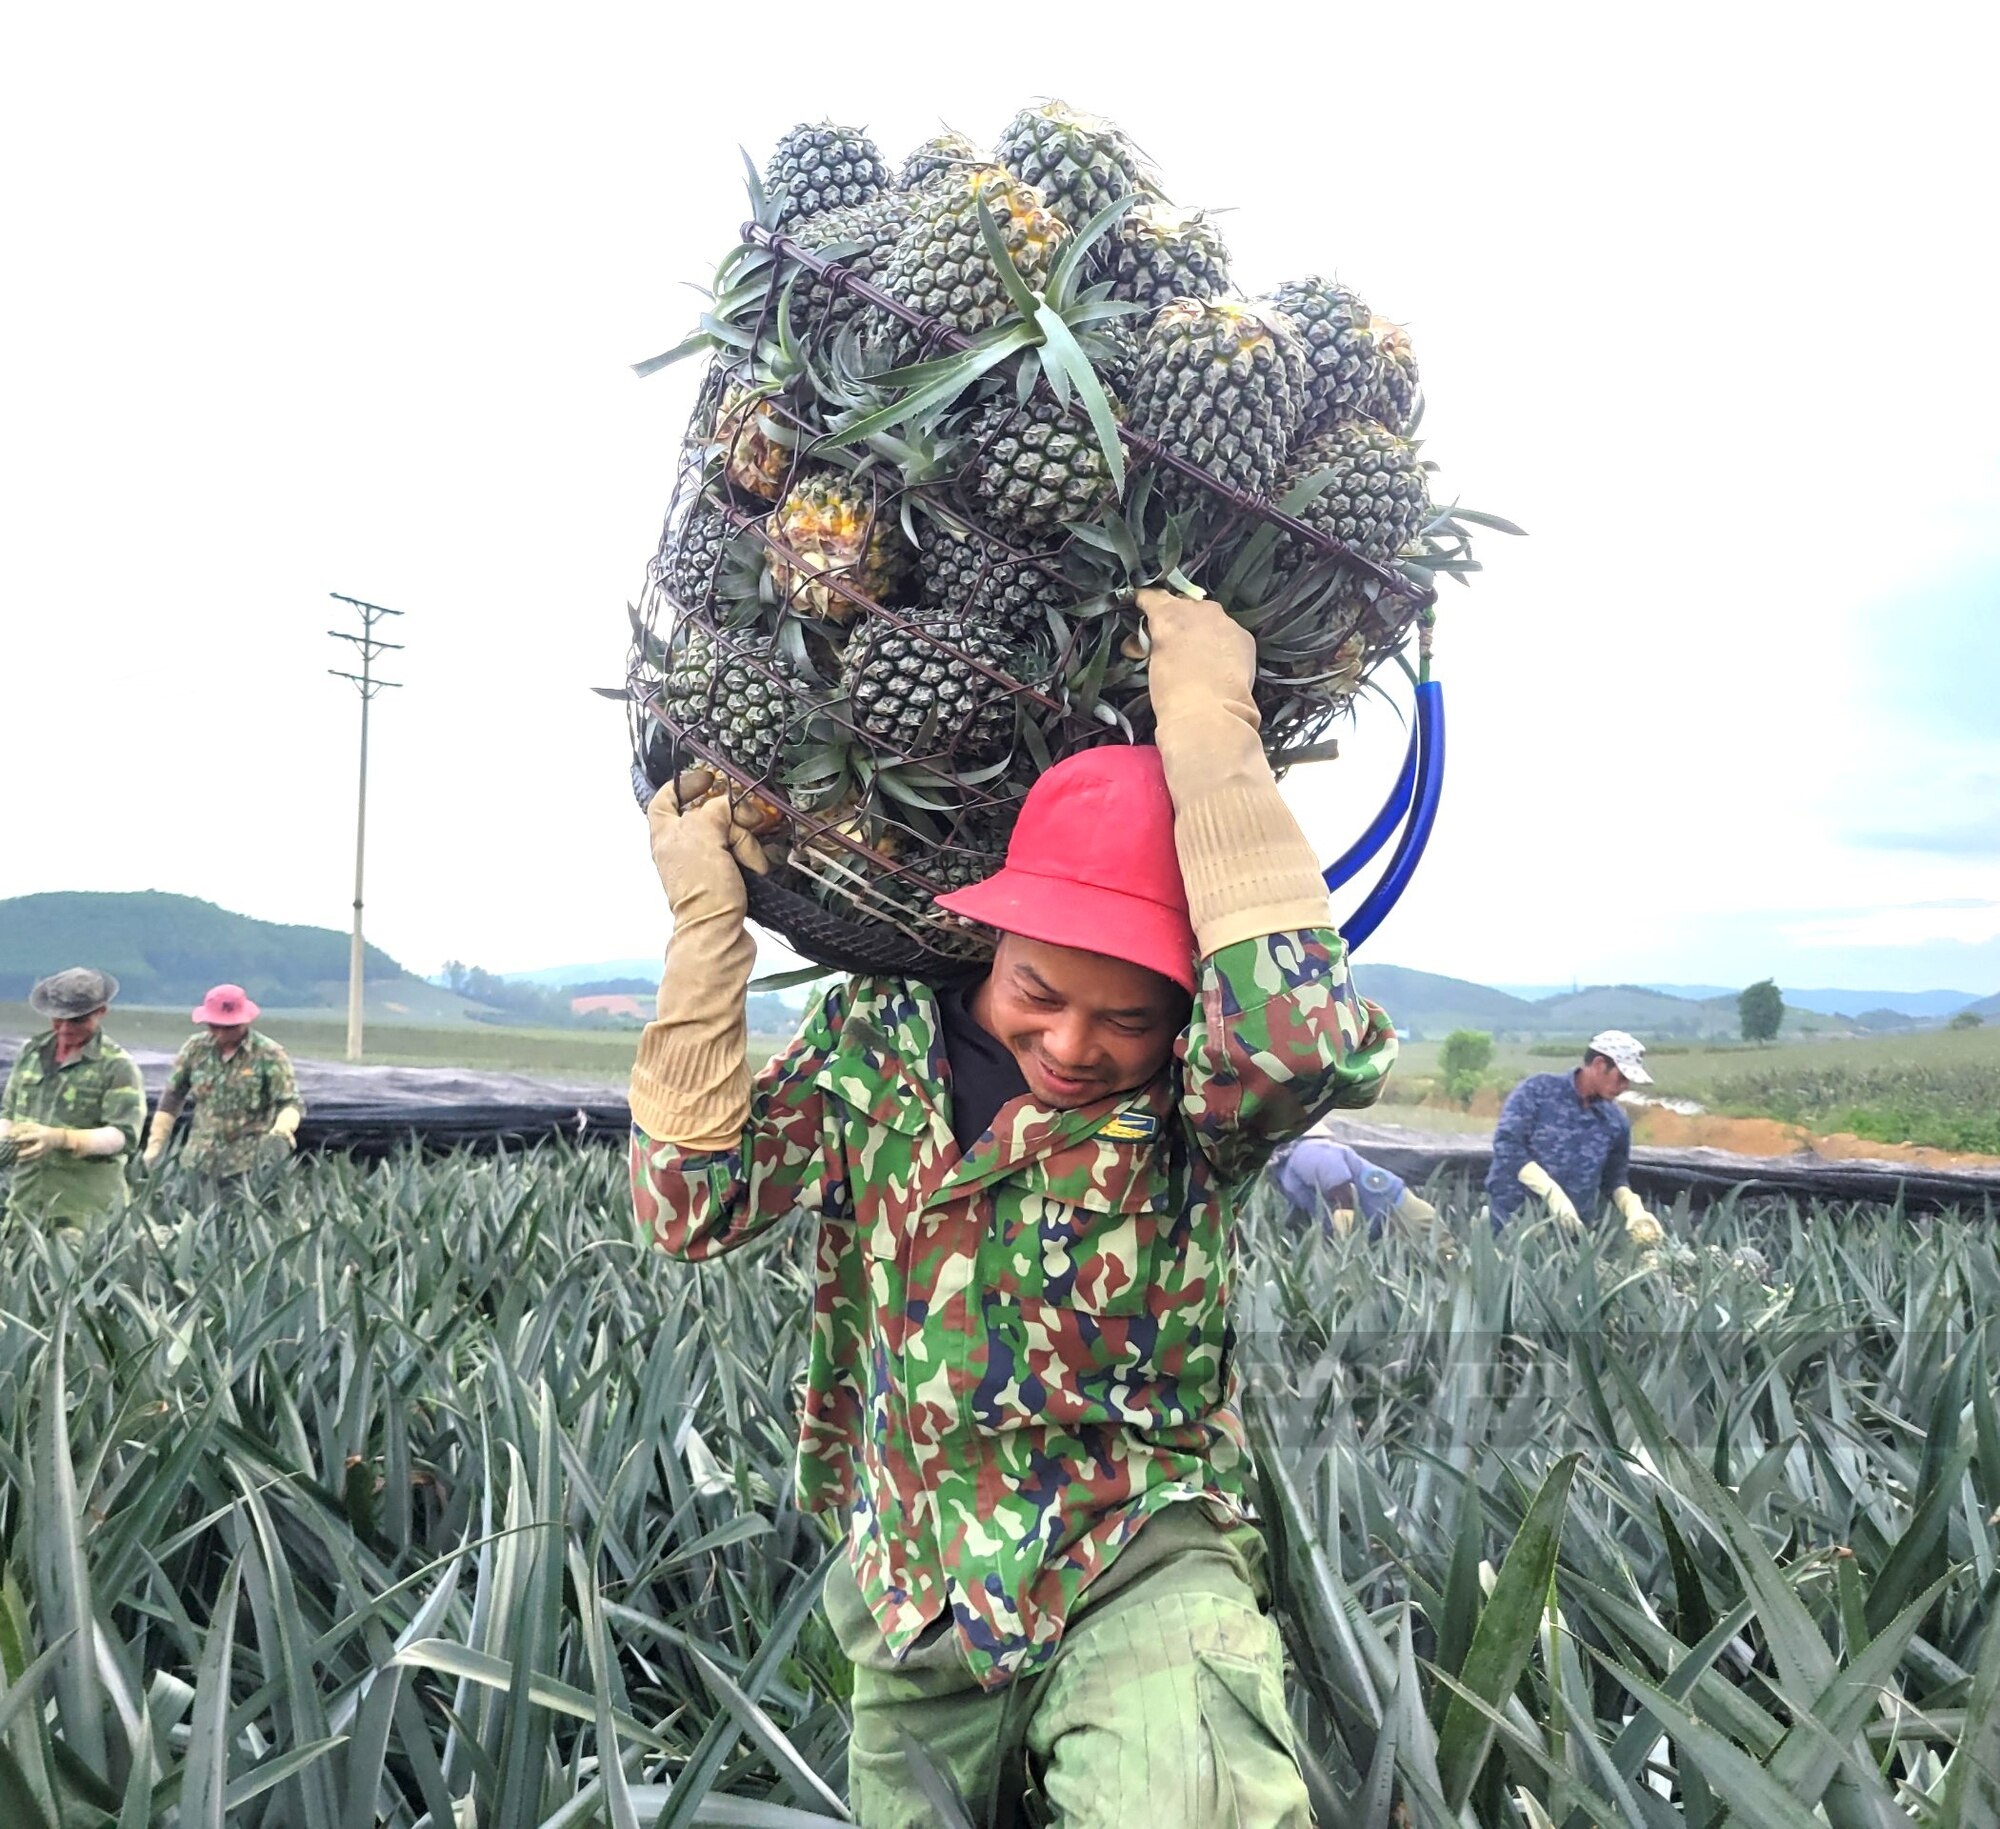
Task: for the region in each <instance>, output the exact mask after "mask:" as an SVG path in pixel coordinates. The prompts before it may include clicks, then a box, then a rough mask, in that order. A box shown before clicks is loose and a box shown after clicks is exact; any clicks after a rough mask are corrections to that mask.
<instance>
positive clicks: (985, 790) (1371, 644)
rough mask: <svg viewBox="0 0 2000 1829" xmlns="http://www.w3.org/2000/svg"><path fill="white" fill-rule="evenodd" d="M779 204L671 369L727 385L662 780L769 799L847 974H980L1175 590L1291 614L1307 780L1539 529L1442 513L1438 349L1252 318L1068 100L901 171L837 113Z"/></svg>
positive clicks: (1156, 186)
mask: <svg viewBox="0 0 2000 1829" xmlns="http://www.w3.org/2000/svg"><path fill="white" fill-rule="evenodd" d="M750 192H751V220H750V221H748V222H747V223H746V224H745V225H744V228H743V231H742V235H741V238H740V240H739V242H738V243H737V245H736V246H735V247H733V248H731V249H730V250H729V252H728V254H727V255H726V256H725V257H724V259H723V261H722V263H721V265H720V267H719V269H718V271H717V275H716V279H715V282H714V285H713V288H712V291H711V294H710V298H711V302H710V307H709V309H708V311H707V312H706V313H704V315H703V317H702V320H701V324H700V327H699V328H698V329H697V331H696V332H695V333H694V334H693V335H691V336H690V337H689V338H688V339H687V340H686V341H685V342H683V343H682V344H680V345H679V346H678V347H677V348H675V349H673V350H670V351H668V352H667V353H666V354H665V355H662V356H658V357H655V358H653V359H652V360H651V361H650V362H645V363H641V364H640V365H639V370H640V372H641V373H650V372H652V371H653V370H656V369H658V368H661V367H664V366H666V365H667V364H669V363H671V362H674V361H677V360H680V359H682V358H684V357H690V356H697V355H699V356H705V357H706V358H707V362H708V367H707V372H706V375H705V377H704V380H703V383H702V386H701V389H700V393H699V397H698V401H697V405H696V408H695V412H694V416H693V418H692V420H691V422H690V424H689V426H688V429H687V432H686V435H685V437H684V439H683V441H682V445H681V452H680V465H679V471H678V476H677V480H676V485H675V488H674V491H673V496H672V500H671V503H670V505H669V508H668V512H667V517H666V523H665V527H664V530H663V532H662V535H661V538H660V543H659V548H658V550H657V552H656V553H655V554H654V556H653V559H652V561H651V563H650V565H649V566H648V568H647V573H646V581H645V586H644V591H643V594H642V596H641V598H640V601H639V602H638V604H637V605H635V606H634V609H633V636H634V639H633V647H632V652H631V659H630V664H629V667H628V670H627V681H626V688H625V694H626V698H627V700H628V703H629V706H630V711H631V718H632V731H633V742H634V755H635V766H634V786H635V789H636V790H637V791H638V792H639V793H640V794H641V796H642V797H650V796H651V794H652V793H653V792H654V791H656V790H657V789H658V788H659V787H660V786H662V785H664V784H665V783H667V782H669V781H672V782H675V783H677V784H678V789H679V792H680V794H681V796H682V798H683V799H684V800H685V799H686V798H688V797H689V796H691V795H699V794H703V793H707V792H715V791H721V792H727V793H729V794H730V795H731V796H732V797H734V798H736V799H737V800H738V801H739V802H745V803H748V804H749V805H750V806H751V808H752V809H753V810H754V813H755V816H756V819H757V822H758V823H759V825H760V827H761V829H762V831H763V833H764V838H765V845H766V850H767V852H768V854H769V856H770V859H771V861H772V864H773V866H774V868H773V870H772V872H771V874H770V875H769V876H767V877H763V878H758V879H754V880H753V881H752V884H751V896H752V908H751V912H752V914H753V916H755V917H756V918H757V919H759V920H760V921H762V922H763V923H764V924H765V925H767V926H769V927H771V928H773V929H774V930H776V931H777V932H778V933H780V934H781V935H782V936H783V937H784V938H785V939H786V940H787V941H788V942H789V943H790V944H791V945H792V946H793V947H794V948H795V949H796V950H798V951H799V952H800V953H801V954H803V955H804V956H805V957H807V958H810V959H812V960H814V961H815V962H816V963H819V964H822V965H827V966H831V967H837V968H840V969H845V970H884V971H908V972H917V973H926V972H927V973H932V974H948V973H951V972H955V971H962V970H966V969H970V968H973V967H976V965H977V963H978V962H979V960H980V959H981V958H982V957H983V956H984V954H985V950H986V945H987V942H986V939H985V937H984V936H983V935H982V934H981V933H980V932H979V931H978V930H976V929H973V928H970V927H968V926H967V925H965V924H964V923H963V922H961V921H959V920H957V919H956V918H955V917H953V916H951V915H948V914H946V913H945V912H944V911H943V910H941V909H939V908H937V907H936V906H935V905H934V903H933V899H932V898H933V897H934V896H935V895H936V894H937V893H938V892H940V891H942V890H946V889H951V888H955V887H959V886H961V885H963V884H965V883H967V882H971V881H975V880H977V879H978V878H979V877H981V876H984V875H986V874H988V873H989V872H990V871H992V870H993V869H995V868H997V867H998V864H999V862H1000V859H1001V856H1002V854H1003V853H1004V851H1005V848H1006V842H1007V836H1008V833H1009V831H1010V830H1011V828H1012V825H1013V820H1014V816H1015V814H1016V813H1017V811H1018V810H1019V807H1020V803H1021V799H1022V797H1023V795H1025V793H1026V792H1027V789H1028V787H1029V785H1030V784H1031V783H1032V782H1033V780H1034V779H1035V777H1036V775H1037V774H1038V773H1040V772H1041V771H1042V770H1043V769H1046V768H1047V767H1048V766H1049V765H1050V764H1051V763H1052V762H1053V761H1055V760H1057V759H1059V758H1060V757H1062V756H1065V755H1069V754H1072V753H1074V752H1075V751H1076V750H1078V749H1081V748H1084V747H1087V746H1089V745H1091V744H1096V743H1104V742H1131V741H1143V740H1144V739H1145V738H1146V736H1147V734H1148V732H1149V730H1150V708H1149V705H1148V702H1147V697H1146V643H1145V636H1144V632H1143V627H1142V625H1141V624H1140V622H1139V619H1138V618H1137V616H1136V614H1135V613H1134V611H1133V609H1132V607H1131V602H1132V593H1133V591H1134V589H1135V588H1136V587H1138V586H1140V585H1144V584H1151V583H1165V584H1168V585H1170V586H1173V587H1175V588H1180V589H1184V590H1205V591H1206V592H1207V593H1208V594H1210V595H1212V596H1215V597H1217V598H1218V599H1220V600H1221V601H1222V602H1223V603H1224V604H1226V605H1227V606H1228V607H1229V609H1230V612H1231V613H1232V614H1233V615H1235V616H1236V617H1237V618H1238V619H1239V620H1241V621H1243V622H1244V623H1245V624H1246V625H1247V626H1249V627H1250V628H1252V629H1253V631H1254V632H1255V634H1256V636H1257V652H1258V681H1257V698H1258V703H1259V707H1260V710H1261V711H1262V714H1263V736H1264V742H1265V747H1266V750H1267V753H1268V754H1269V755H1270V757H1271V760H1272V762H1273V764H1274V766H1275V767H1277V768H1278V769H1280V770H1283V769H1285V768H1288V767H1291V766H1293V765H1295V764H1297V763H1300V762H1303V761H1309V760H1313V759H1317V758H1320V757H1324V756H1326V755H1327V754H1329V753H1330V752H1331V750H1332V748H1333V744H1332V742H1331V741H1330V740H1329V733H1330V732H1331V731H1332V730H1333V728H1334V726H1335V725H1336V724H1337V723H1338V722H1339V721H1340V720H1341V719H1342V718H1344V717H1345V716H1347V715H1348V714H1349V713H1350V712H1351V710H1352V708H1353V707H1354V705H1355V702H1356V699H1357V696H1358V695H1359V694H1360V693H1361V692H1362V690H1363V688H1364V687H1365V686H1366V684H1367V683H1368V681H1369V679H1370V677H1371V675H1373V674H1374V673H1375V672H1376V670H1377V669H1378V668H1381V667H1383V666H1384V665H1387V664H1392V663H1394V662H1395V661H1397V660H1398V659H1399V658H1400V657H1401V656H1402V654H1403V651H1404V649H1405V648H1406V646H1407V645H1408V644H1409V643H1410V642H1411V639H1412V637H1413V635H1415V634H1417V633H1419V632H1421V634H1422V635H1423V637H1424V639H1425V640H1426V641H1428V637H1429V627H1430V623H1431V620H1432V603H1433V599H1434V595H1435V588H1436V581H1437V579H1438V578H1439V576H1440V575H1444V574H1463V573H1466V572H1468V571H1471V570H1473V569H1476V565H1475V562H1474V560H1473V558H1472V556H1471V550H1470V548H1471V530H1472V528H1473V527H1474V526H1475V525H1481V524H1483V525H1487V526H1495V527H1500V528H1502V529H1507V530H1508V531H1513V530H1512V529H1508V528H1507V524H1506V523H1505V522H1501V521H1496V520H1495V519H1494V518H1493V517H1491V516H1484V515H1477V514H1474V513H1472V512H1471V511H1469V510H1464V509H1459V508H1456V507H1455V506H1440V505H1439V504H1438V503H1437V501H1436V500H1435V499H1434V495H1433V490H1432V487H1431V481H1430V478H1431V475H1432V472H1433V466H1432V465H1431V464H1430V463H1429V462H1428V461H1427V460H1425V459H1424V458H1423V457H1421V456H1420V455H1419V450H1418V445H1417V442H1416V438H1415V431H1416V426H1417V421H1418V417H1419V414H1420V412H1421V404H1422V397H1421V394H1420V391H1419V386H1418V377H1417V367H1416V362H1415V359H1414V357H1413V355H1412V353H1411V348H1410V342H1409V339H1408V337H1407V336H1406V335H1405V333H1404V332H1403V331H1402V330H1401V329H1400V328H1399V327H1398V326H1396V325H1395V324H1392V323H1389V322H1387V321H1386V320H1384V319H1382V318H1379V317H1377V316H1376V315H1374V314H1373V313H1372V312H1371V311H1370V310H1369V308H1368V307H1367V306H1366V305H1365V304H1364V303H1363V302H1362V301H1361V299H1360V298H1359V297H1358V296H1357V295H1356V294H1355V293H1354V292H1353V291H1351V290H1350V289H1348V288H1347V287H1345V286H1343V285H1341V284H1338V283H1336V282H1333V281H1330V280H1323V279H1318V278H1305V279H1297V280H1292V281H1288V282H1285V283H1283V284H1280V285H1277V286H1275V287H1273V288H1271V289H1270V290H1269V291H1268V292H1265V293H1263V294H1261V295H1257V296H1250V295H1246V294H1245V293H1244V292H1242V291H1241V290H1240V289H1239V288H1238V287H1237V286H1236V284H1235V282H1234V280H1233V279H1232V276H1231V273H1230V267H1229V257H1228V251H1227V249H1226V247H1225V246H1224V243H1223V240H1222V237H1221V234H1220V233H1219V231H1218V229H1217V227H1216V224H1215V223H1214V221H1213V220H1212V219H1211V217H1210V216H1208V215H1206V214H1204V213H1203V212H1201V211H1199V210H1185V209H1179V208H1176V207H1174V206H1173V205H1172V204H1171V203H1170V202H1169V201H1168V199H1167V195H1166V192H1165V189H1164V186H1163V184H1162V182H1161V179H1160V177H1159V175H1158V174H1157V173H1156V172H1155V171H1154V170H1153V169H1152V168H1151V167H1150V165H1149V164H1148V162H1147V161H1146V160H1145V159H1144V158H1143V157H1142V156H1141V155H1140V153H1139V152H1138V150H1137V148H1136V147H1135V146H1133V144H1132V143H1131V142H1130V141H1129V140H1128V139H1127V138H1126V137H1125V135H1124V134H1122V133H1121V132H1120V131H1119V130H1118V129H1117V128H1116V127H1115V126H1113V125H1112V124H1110V123H1109V122H1107V121H1103V120H1099V119H1096V118H1094V117H1090V116H1087V115H1082V114H1079V113H1076V112H1074V111H1072V110H1071V109H1069V108H1067V107H1065V106H1063V105H1062V104H1060V103H1048V104H1044V105H1040V106H1036V107H1031V108H1027V109H1024V110H1023V111H1022V112H1021V113H1019V114H1018V115H1016V116H1015V117H1014V119H1013V120H1011V121H1010V122H1008V124H1007V125H1006V127H1005V128H1004V129H1003V130H1002V132H1001V134H1000V137H999V139H998V140H997V142H996V143H995V144H994V146H993V147H992V149H991V150H990V151H982V150H981V149H980V148H978V147H977V146H975V145H973V144H972V143H971V142H970V141H968V140H966V139H965V138H963V137H962V136H960V135H957V134H946V135H943V136H941V137H939V138H937V139H935V140H932V141H930V142H928V143H926V144H925V145H924V146H922V147H919V148H918V149H917V150H916V151H915V152H914V153H912V154H911V155H910V157H909V158H908V159H906V160H905V161H904V162H903V164H902V166H901V168H900V169H899V170H897V171H894V172H892V171H891V170H890V169H889V167H888V166H887V165H886V164H885V163H884V161H883V159H882V157H881V155H880V154H879V152H878V151H877V149H876V147H875V146H874V144H873V142H872V141H870V140H869V139H868V138H867V136H866V135H865V134H863V133H861V132H859V131H857V130H854V129H850V128H845V127H838V126H833V125H831V124H819V125H811V126H801V127H798V128H795V129H793V130H792V131H791V132H790V133H788V134H786V135H785V136H784V138H783V139H782V140H781V141H780V142H779V145H778V147H777V150H776V152H775V153H774V154H773V156H772V157H771V159H770V161H769V162H768V164H767V165H766V167H765V169H764V171H763V172H762V173H761V174H759V173H757V172H755V171H753V172H752V173H751V177H750ZM1406 664H1407V663H1406Z"/></svg>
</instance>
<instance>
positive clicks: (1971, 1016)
mask: <svg viewBox="0 0 2000 1829" xmlns="http://www.w3.org/2000/svg"><path fill="white" fill-rule="evenodd" d="M1981 1020H1982V1019H1981V1017H1980V1014H1979V1012H1978V1011H1977V1010H1960V1011H1959V1013H1958V1014H1957V1015H1956V1016H1954V1017H1953V1018H1952V1019H1951V1021H1950V1022H1948V1023H1946V1024H1945V1027H1946V1028H1947V1029H1977V1028H1979V1027H1980V1026H1981Z"/></svg>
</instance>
